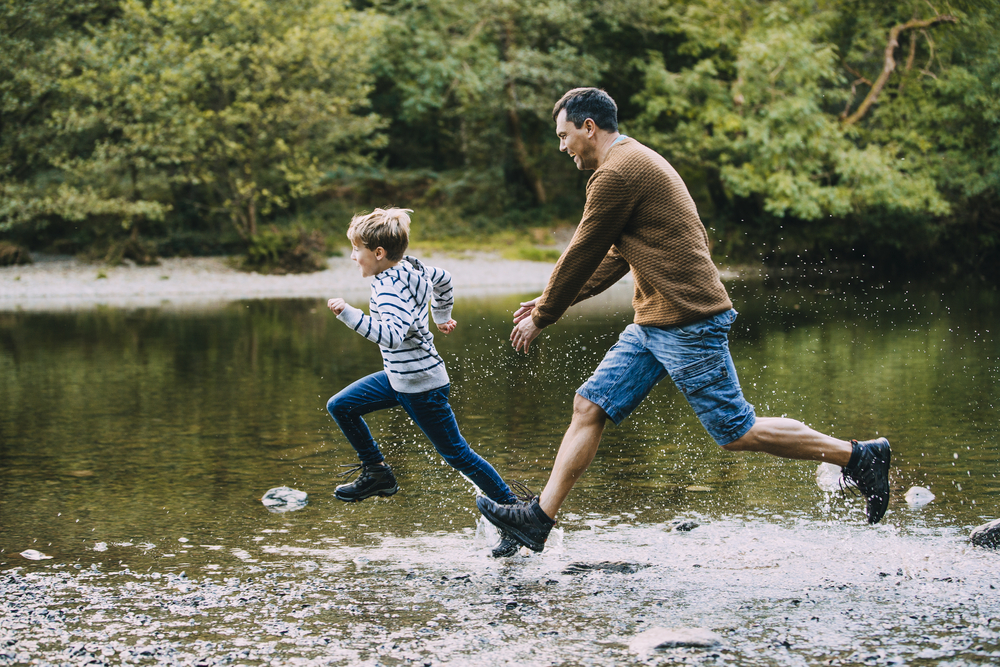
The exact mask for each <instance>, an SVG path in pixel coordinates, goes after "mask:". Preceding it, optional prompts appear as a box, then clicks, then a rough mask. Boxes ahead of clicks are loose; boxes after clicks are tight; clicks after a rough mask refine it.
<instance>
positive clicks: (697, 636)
mask: <svg viewBox="0 0 1000 667" xmlns="http://www.w3.org/2000/svg"><path fill="white" fill-rule="evenodd" d="M721 644H722V637H720V636H719V635H717V634H715V633H714V632H712V631H711V630H709V629H708V628H650V629H649V630H646V631H645V632H642V633H639V634H638V635H636V636H635V637H633V638H632V641H630V642H629V643H628V647H629V650H631V651H633V652H635V653H645V652H646V651H651V650H653V649H657V648H678V647H682V646H688V647H693V648H714V647H716V646H720V645H721Z"/></svg>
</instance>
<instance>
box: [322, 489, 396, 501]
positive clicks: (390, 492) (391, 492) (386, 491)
mask: <svg viewBox="0 0 1000 667" xmlns="http://www.w3.org/2000/svg"><path fill="white" fill-rule="evenodd" d="M397 491H399V485H398V484H397V485H396V486H394V487H392V488H391V489H382V490H381V491H376V492H375V493H369V494H368V495H367V496H360V497H358V498H344V497H343V496H341V495H340V494H339V493H337V492H336V491H334V492H333V497H334V498H336V499H337V500H342V501H344V502H345V503H360V502H361V501H362V500H365V499H366V498H371V497H372V496H381V497H382V498H388V497H389V496H392V495H395V494H396V492H397Z"/></svg>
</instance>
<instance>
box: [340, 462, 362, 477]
mask: <svg viewBox="0 0 1000 667" xmlns="http://www.w3.org/2000/svg"><path fill="white" fill-rule="evenodd" d="M340 467H341V468H348V470H345V471H344V472H342V473H340V474H339V476H340V477H347V476H348V475H353V474H354V473H356V472H360V473H361V475H360V476H359V479H360V477H363V476H364V474H365V464H363V463H342V464H340Z"/></svg>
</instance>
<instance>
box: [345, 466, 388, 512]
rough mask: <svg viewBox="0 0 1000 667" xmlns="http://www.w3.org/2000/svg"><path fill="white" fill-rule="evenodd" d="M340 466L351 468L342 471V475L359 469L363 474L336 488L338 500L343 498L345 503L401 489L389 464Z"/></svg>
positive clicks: (385, 494)
mask: <svg viewBox="0 0 1000 667" xmlns="http://www.w3.org/2000/svg"><path fill="white" fill-rule="evenodd" d="M340 467H341V468H350V470H348V471H346V472H344V473H341V476H347V475H350V474H352V473H355V472H357V471H359V470H360V471H361V474H360V475H358V478H357V479H356V480H354V481H353V482H351V483H350V484H341V485H340V486H338V487H337V488H336V490H335V491H334V492H333V495H334V496H335V497H336V498H337V500H343V501H344V502H345V503H356V502H358V501H360V500H364V499H365V498H371V497H372V496H391V495H392V494H394V493H396V492H397V491H399V485H398V484H396V476H395V475H393V474H392V468H390V467H389V464H385V465H365V464H361V463H357V464H348V465H343V466H340Z"/></svg>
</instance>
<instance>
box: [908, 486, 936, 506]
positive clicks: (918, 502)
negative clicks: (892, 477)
mask: <svg viewBox="0 0 1000 667" xmlns="http://www.w3.org/2000/svg"><path fill="white" fill-rule="evenodd" d="M904 498H906V504H907V505H909V506H910V507H923V506H924V505H926V504H927V503H929V502H930V501H932V500H934V494H933V493H931V490H930V489H925V488H924V487H922V486H911V487H910V490H909V491H907V492H906V495H905V496H904Z"/></svg>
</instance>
